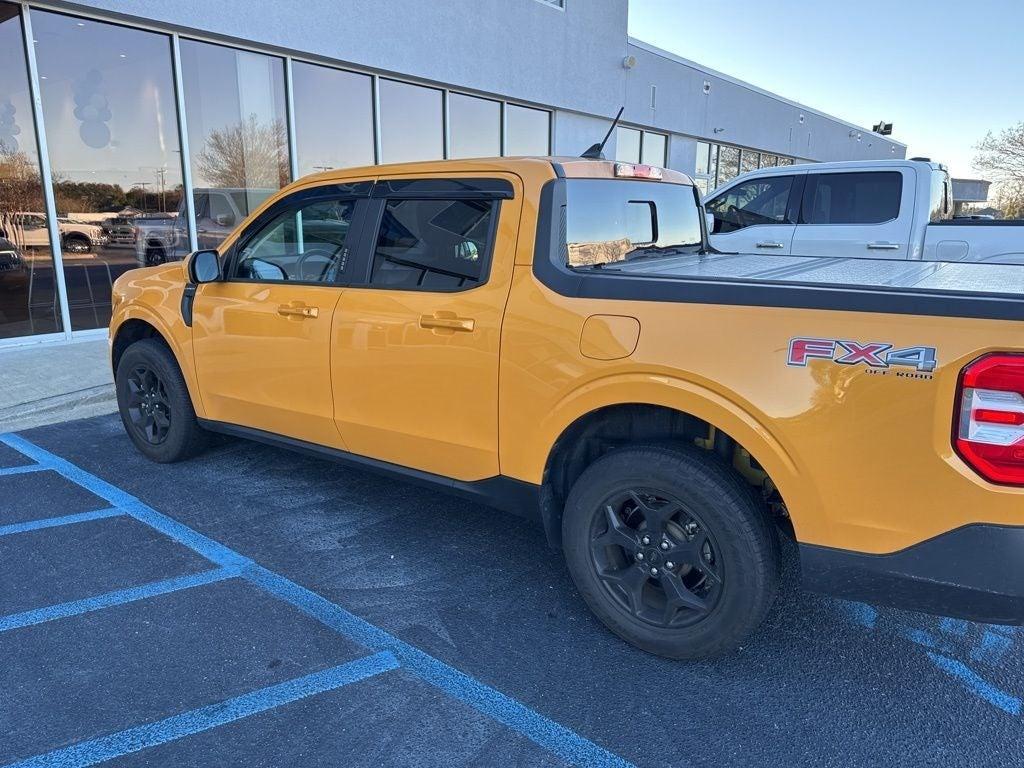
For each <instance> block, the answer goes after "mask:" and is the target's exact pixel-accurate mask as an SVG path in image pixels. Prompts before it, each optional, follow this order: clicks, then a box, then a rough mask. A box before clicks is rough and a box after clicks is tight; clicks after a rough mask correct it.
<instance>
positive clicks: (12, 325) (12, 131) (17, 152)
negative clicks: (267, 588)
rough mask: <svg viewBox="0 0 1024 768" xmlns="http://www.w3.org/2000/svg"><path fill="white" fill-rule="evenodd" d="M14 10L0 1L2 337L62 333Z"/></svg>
mask: <svg viewBox="0 0 1024 768" xmlns="http://www.w3.org/2000/svg"><path fill="white" fill-rule="evenodd" d="M45 210H46V208H45V206H44V205H43V184H42V177H41V176H40V173H39V157H38V155H37V151H36V127H35V120H34V118H33V116H32V100H31V95H30V93H29V87H28V64H27V60H26V58H25V43H24V39H23V36H22V32H21V16H20V13H19V8H18V6H16V5H14V4H13V3H3V2H0V338H10V337H14V336H29V335H34V334H39V333H54V332H57V331H60V330H61V319H60V306H59V302H58V299H57V287H56V283H57V281H56V276H55V274H54V271H53V256H52V253H51V251H50V235H49V232H48V230H47V227H46V216H45V214H44V213H43V212H44V211H45Z"/></svg>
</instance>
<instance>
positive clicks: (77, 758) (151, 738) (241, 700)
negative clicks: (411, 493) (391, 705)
mask: <svg viewBox="0 0 1024 768" xmlns="http://www.w3.org/2000/svg"><path fill="white" fill-rule="evenodd" d="M397 667H398V660H397V659H396V658H395V657H394V656H393V655H391V654H390V653H377V654H374V655H373V656H364V657H363V658H361V659H356V660H355V661H351V662H349V663H348V664H342V665H341V666H340V667H332V668H330V669H325V670H323V671H321V672H314V673H313V674H311V675H306V676H305V677H299V678H296V679H294V680H289V681H287V682H284V683H279V684H278V685H272V686H270V687H269V688H261V689H260V690H258V691H252V692H251V693H246V694H243V695H241V696H237V697H235V698H233V699H228V700H226V701H221V702H218V703H216V704H210V705H208V706H205V707H201V708H199V709H194V710H192V711H190V712H183V713H181V714H179V715H173V716H172V717H168V718H165V719H164V720H158V721H156V722H155V723H147V724H146V725H140V726H137V727H135V728H128V729H127V730H124V731H120V732H118V733H112V734H110V735H108V736H101V737H99V738H97V739H91V740H89V741H83V742H80V743H78V744H74V745H72V746H70V747H64V748H63V749H55V750H53V751H52V752H47V753H45V754H42V755H36V756H35V757H30V758H28V759H27V760H22V761H20V762H17V763H11V764H10V765H8V766H7V768H30V767H31V768H43V767H44V766H49V767H52V768H84V766H88V765H96V764H97V763H102V762H104V761H105V760H112V759H114V758H116V757H122V756H123V755H128V754H131V753H133V752H140V751H142V750H144V749H149V748H150V747H155V746H158V745H160V744H166V743H167V742H169V741H175V740H177V739H181V738H183V737H185V736H192V735H194V734H196V733H201V732H203V731H208V730H210V729H211V728H216V727H217V726H221V725H225V724H227V723H231V722H234V721H235V720H241V719H242V718H244V717H250V716H251V715H257V714H259V713H260V712H266V711H267V710H269V709H274V708H275V707H280V706H282V705H284V704H290V703H292V702H294V701H299V700H300V699H305V698H307V697H309V696H315V695H317V694H319V693H325V692H327V691H333V690H337V689H338V688H343V687H344V686H346V685H349V684H351V683H356V682H359V681H360V680H366V679H367V678H370V677H373V676H375V675H379V674H381V673H383V672H388V671H390V670H392V669H396V668H397Z"/></svg>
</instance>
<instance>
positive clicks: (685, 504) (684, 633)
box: [562, 446, 780, 659]
mask: <svg viewBox="0 0 1024 768" xmlns="http://www.w3.org/2000/svg"><path fill="white" fill-rule="evenodd" d="M562 538H563V546H564V548H565V557H566V561H567V563H568V566H569V572H570V573H571V575H572V578H573V581H574V582H575V583H576V587H577V588H578V589H579V591H580V593H581V595H582V596H583V599H584V600H585V601H586V603H587V605H588V606H589V607H590V609H591V610H592V611H593V612H594V613H595V615H596V616H597V617H598V618H599V619H600V620H601V621H602V622H603V623H604V624H605V626H607V627H608V628H609V629H610V630H611V631H612V632H614V633H615V634H617V635H619V636H620V637H622V638H623V639H625V640H626V641H627V642H629V643H631V644H632V645H635V646H636V647H638V648H641V649H642V650H645V651H648V652H649V653H653V654H657V655H658V656H665V657H668V658H673V659H706V658H711V657H714V656H719V655H721V654H723V653H726V652H728V651H731V650H733V649H734V648H736V647H737V646H738V645H739V644H740V643H742V642H743V641H744V640H745V639H746V638H747V637H749V636H750V635H751V634H753V632H754V631H755V630H756V629H757V628H758V626H760V624H761V622H762V621H763V620H764V618H765V616H766V615H767V613H768V609H769V608H770V607H771V604H772V601H773V600H774V597H775V593H776V590H777V588H778V581H779V563H780V557H779V544H778V539H777V536H776V533H775V531H774V529H773V527H772V525H771V523H770V522H769V520H768V518H767V515H766V513H765V510H764V509H763V508H762V505H760V503H759V502H758V500H757V499H756V497H755V496H754V494H753V493H752V491H751V489H750V488H749V487H748V486H747V485H746V484H745V483H744V482H743V480H742V479H741V478H739V477H738V476H737V475H736V474H735V473H734V472H732V471H731V470H730V469H729V468H728V467H727V466H726V465H725V464H723V463H722V462H721V461H720V460H719V459H718V458H717V457H716V456H714V455H713V454H709V453H708V452H707V451H700V450H698V449H696V448H689V447H680V448H675V447H661V446H651V447H637V448H622V449H618V450H615V451H612V452H610V453H607V454H605V455H604V456H602V457H601V458H599V459H598V460H597V461H595V462H594V463H593V464H591V465H590V467H588V468H587V469H586V471H584V472H583V474H582V475H581V476H580V478H579V479H578V480H577V481H576V483H575V485H574V486H573V488H572V490H571V492H570V493H569V498H568V500H567V502H566V506H565V512H564V515H563V518H562Z"/></svg>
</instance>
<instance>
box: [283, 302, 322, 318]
mask: <svg viewBox="0 0 1024 768" xmlns="http://www.w3.org/2000/svg"><path fill="white" fill-rule="evenodd" d="M277 314H279V315H284V316H285V317H319V316H320V308H319V307H307V306H305V305H303V304H298V305H296V304H282V305H281V306H280V307H278V308H277Z"/></svg>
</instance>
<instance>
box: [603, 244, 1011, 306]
mask: <svg viewBox="0 0 1024 768" xmlns="http://www.w3.org/2000/svg"><path fill="white" fill-rule="evenodd" d="M606 269H608V270H615V271H618V272H622V273H627V274H637V275H644V276H645V277H681V278H687V277H696V278H711V279H714V278H725V279H730V280H757V281H780V282H785V283H823V284H827V285H856V286H870V287H882V288H903V289H929V290H941V291H955V292H967V293H1000V294H1016V295H1018V296H1020V295H1022V294H1024V266H1022V265H1018V264H976V263H970V262H936V261H899V260H893V259H864V258H840V257H834V258H829V257H821V256H778V255H769V254H761V253H751V254H744V253H707V254H688V255H683V256H666V257H660V258H652V259H636V260H633V261H626V262H618V263H614V264H610V265H608V266H607V267H606Z"/></svg>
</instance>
